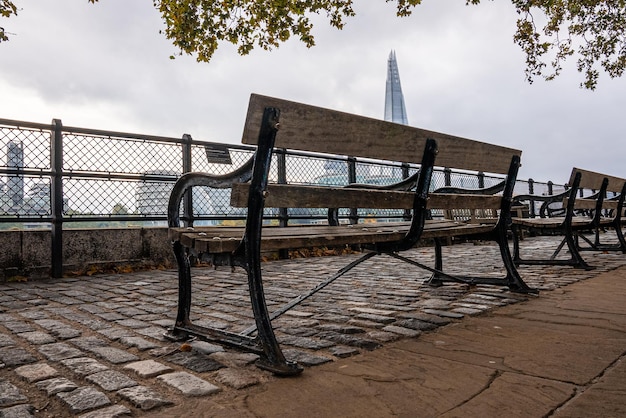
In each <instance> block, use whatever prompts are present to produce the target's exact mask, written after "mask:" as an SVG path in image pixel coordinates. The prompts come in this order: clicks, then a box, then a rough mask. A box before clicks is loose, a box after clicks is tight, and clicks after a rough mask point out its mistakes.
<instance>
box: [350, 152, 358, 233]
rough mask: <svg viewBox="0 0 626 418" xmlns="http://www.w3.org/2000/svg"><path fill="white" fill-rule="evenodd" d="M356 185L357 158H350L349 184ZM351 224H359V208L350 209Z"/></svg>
mask: <svg viewBox="0 0 626 418" xmlns="http://www.w3.org/2000/svg"><path fill="white" fill-rule="evenodd" d="M352 183H356V158H354V157H348V184H352ZM348 218H349V219H350V223H351V224H352V225H356V224H357V223H359V212H358V209H357V208H350V215H349V216H348Z"/></svg>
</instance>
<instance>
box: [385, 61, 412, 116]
mask: <svg viewBox="0 0 626 418" xmlns="http://www.w3.org/2000/svg"><path fill="white" fill-rule="evenodd" d="M385 120H386V121H390V122H395V123H400V124H402V125H408V124H409V120H408V118H407V117H406V108H405V106H404V96H403V95H402V86H401V85H400V72H399V71H398V63H397V62H396V52H395V51H391V53H390V54H389V59H388V60H387V88H386V90H385Z"/></svg>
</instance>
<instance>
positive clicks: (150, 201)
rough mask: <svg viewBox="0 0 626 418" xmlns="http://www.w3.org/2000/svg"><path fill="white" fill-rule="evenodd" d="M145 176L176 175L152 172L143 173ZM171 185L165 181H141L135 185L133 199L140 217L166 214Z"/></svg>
mask: <svg viewBox="0 0 626 418" xmlns="http://www.w3.org/2000/svg"><path fill="white" fill-rule="evenodd" d="M144 174H145V175H146V176H168V177H169V176H171V177H176V175H177V173H175V172H172V171H163V170H153V171H148V172H146V173H144ZM172 187H173V183H172V182H165V181H149V180H146V181H142V182H141V183H139V184H138V185H137V190H136V192H135V193H136V194H135V198H136V199H137V211H138V212H139V213H140V214H142V215H162V214H164V213H167V203H168V201H169V198H170V193H171V191H172Z"/></svg>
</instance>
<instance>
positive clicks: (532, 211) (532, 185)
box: [528, 179, 537, 218]
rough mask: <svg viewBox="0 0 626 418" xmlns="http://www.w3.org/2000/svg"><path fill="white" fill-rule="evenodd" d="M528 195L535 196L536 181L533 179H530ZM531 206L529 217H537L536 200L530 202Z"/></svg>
mask: <svg viewBox="0 0 626 418" xmlns="http://www.w3.org/2000/svg"><path fill="white" fill-rule="evenodd" d="M528 194H529V195H531V196H532V195H534V194H535V180H533V179H528ZM528 205H529V208H528V210H529V214H528V216H530V217H531V218H534V217H535V216H536V214H537V213H536V211H535V200H534V199H530V202H528Z"/></svg>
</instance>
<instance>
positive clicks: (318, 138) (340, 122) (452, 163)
mask: <svg viewBox="0 0 626 418" xmlns="http://www.w3.org/2000/svg"><path fill="white" fill-rule="evenodd" d="M265 107H276V108H278V109H280V129H279V131H278V133H277V135H276V144H275V147H276V148H287V149H296V150H301V151H310V152H319V153H327V154H336V155H346V156H351V157H364V158H373V159H381V160H388V161H398V162H406V163H419V161H421V158H422V154H423V152H424V146H425V143H426V139H427V138H432V139H434V140H436V141H437V145H438V149H439V152H438V154H437V158H436V161H435V162H436V165H437V166H440V167H448V168H457V169H465V170H473V171H482V172H484V173H495V174H505V173H507V172H508V170H509V166H510V162H511V157H512V156H514V155H517V156H520V155H521V151H520V150H516V149H512V148H507V147H501V146H498V145H492V144H487V143H484V142H479V141H474V140H471V139H466V138H461V137H457V136H452V135H447V134H443V133H439V132H433V131H427V130H424V129H419V128H414V127H411V126H406V125H400V124H396V123H391V122H385V121H382V120H378V119H373V118H368V117H364V116H358V115H353V114H349V113H344V112H339V111H336V110H329V109H325V108H321V107H315V106H310V105H305V104H301V103H296V102H291V101H288V100H282V99H277V98H272V97H267V96H261V95H257V94H252V95H251V97H250V103H249V107H248V114H247V117H246V122H245V126H244V132H243V138H242V142H243V143H244V144H249V145H256V143H257V138H258V135H259V129H260V125H261V120H262V115H263V110H264V108H265Z"/></svg>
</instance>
